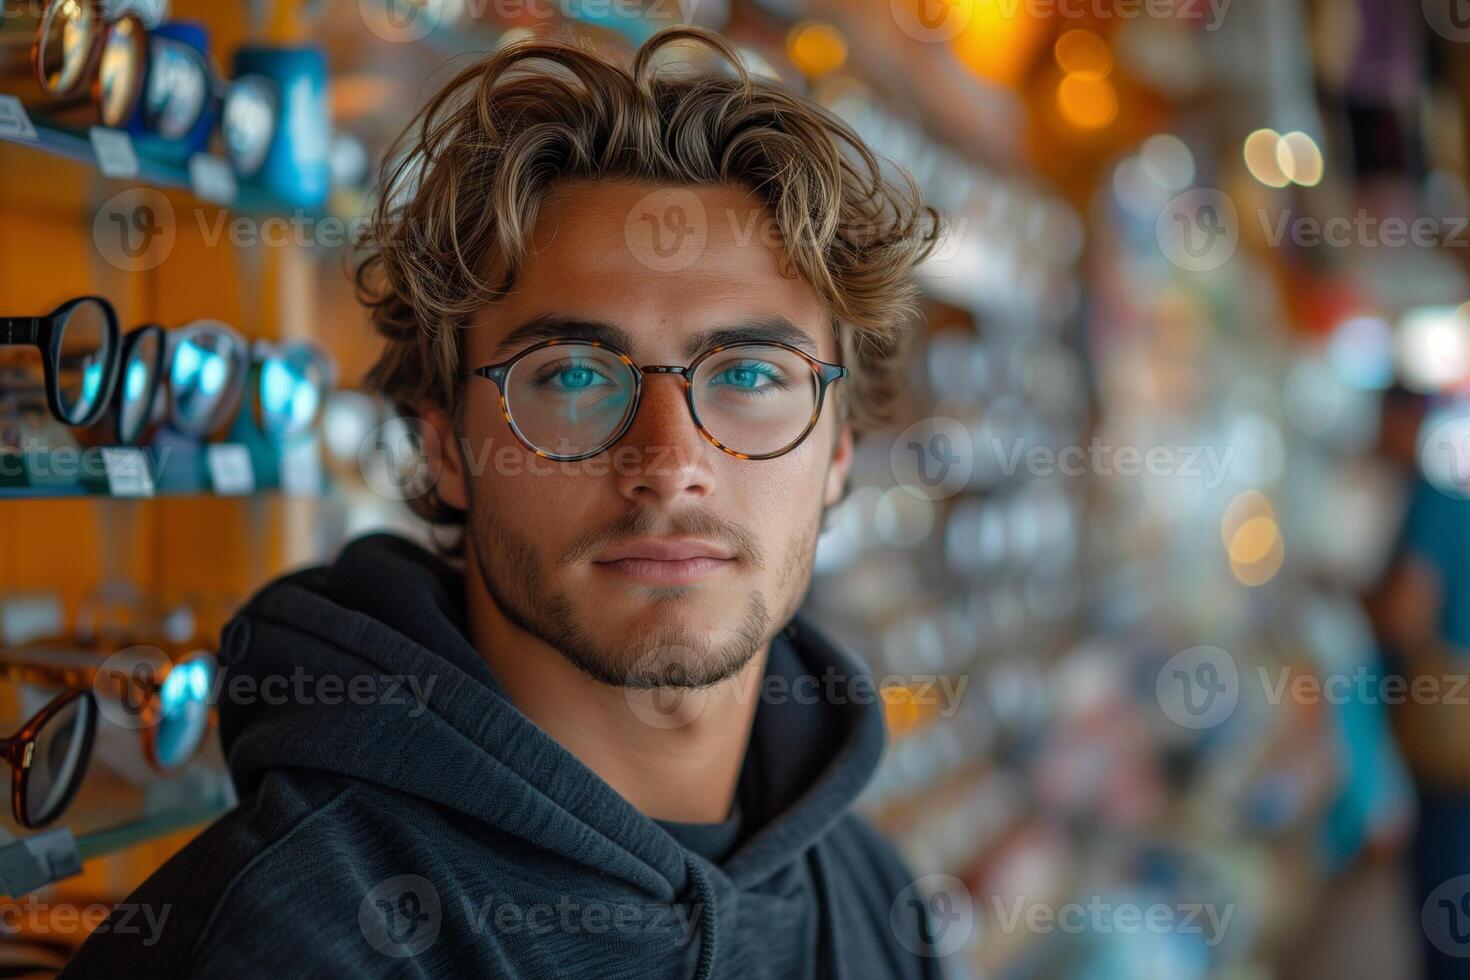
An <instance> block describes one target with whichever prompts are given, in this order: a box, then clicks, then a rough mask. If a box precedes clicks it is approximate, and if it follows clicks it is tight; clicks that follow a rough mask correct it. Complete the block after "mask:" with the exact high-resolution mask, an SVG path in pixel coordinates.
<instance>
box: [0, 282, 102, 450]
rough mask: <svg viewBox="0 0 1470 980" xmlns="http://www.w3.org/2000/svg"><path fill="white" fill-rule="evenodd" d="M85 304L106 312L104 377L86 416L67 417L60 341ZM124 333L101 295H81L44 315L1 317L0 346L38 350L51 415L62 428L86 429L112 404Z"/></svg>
mask: <svg viewBox="0 0 1470 980" xmlns="http://www.w3.org/2000/svg"><path fill="white" fill-rule="evenodd" d="M83 303H97V304H99V305H100V306H101V308H102V312H103V320H104V323H103V333H104V335H105V338H106V342H105V346H104V349H103V350H102V351H101V352H100V353H103V354H105V364H104V367H103V378H102V383H101V390H100V391H98V393H97V398H96V401H94V402H93V403H92V405H91V407H90V408H89V409H88V410H87V411H86V412H85V413H83V414H81V415H78V416H77V417H76V418H74V419H71V418H67V416H66V412H65V410H64V409H63V408H62V405H61V375H60V373H59V371H60V366H61V340H62V337H63V336H65V330H63V329H60V328H62V327H64V326H65V325H66V320H67V318H68V317H70V316H71V315H72V314H73V313H74V312H75V311H76V309H77V307H79V306H81V305H82V304H83ZM121 344H122V337H121V333H120V331H119V329H118V326H117V311H116V310H114V309H113V308H112V304H111V303H109V302H108V301H107V300H106V299H105V298H104V297H102V296H78V297H76V298H75V299H69V300H67V301H66V302H65V303H62V304H61V305H60V306H58V307H57V308H56V309H54V310H52V311H51V312H50V313H47V314H46V315H45V316H11V317H0V347H9V346H15V347H36V348H39V349H40V351H41V357H42V360H41V369H42V375H43V377H44V379H45V385H46V405H47V407H48V408H49V409H50V410H51V415H52V417H54V418H55V419H56V420H57V421H58V422H60V423H61V424H62V425H68V426H72V427H73V428H85V427H87V426H89V425H92V424H94V423H95V422H96V421H97V420H98V419H100V418H101V417H102V416H103V414H104V413H105V412H106V411H107V407H108V405H110V404H111V403H112V393H113V388H114V387H115V385H116V384H117V376H118V373H119V371H120V370H121V367H122V362H121V354H122V352H121V350H120V349H119V348H120V347H121Z"/></svg>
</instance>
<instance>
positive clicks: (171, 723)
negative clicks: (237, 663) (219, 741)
mask: <svg viewBox="0 0 1470 980" xmlns="http://www.w3.org/2000/svg"><path fill="white" fill-rule="evenodd" d="M213 680H214V661H213V660H211V659H210V658H209V657H196V658H195V659H193V660H188V661H185V662H184V663H181V664H178V665H177V666H175V667H174V668H173V669H172V670H170V671H169V672H168V676H167V677H165V678H164V679H163V684H162V685H161V687H160V689H159V692H158V701H159V720H158V731H157V732H156V733H155V736H154V747H153V751H154V756H155V758H156V759H157V761H158V765H159V766H160V767H162V768H164V769H174V768H177V767H178V766H181V765H183V764H184V763H185V762H188V761H189V759H190V758H191V757H193V755H194V752H195V750H197V749H198V748H199V742H200V740H201V739H202V738H203V737H204V732H205V729H207V728H208V727H209V689H210V686H211V683H212V682H213Z"/></svg>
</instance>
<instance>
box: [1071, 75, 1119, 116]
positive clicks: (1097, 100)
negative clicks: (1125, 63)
mask: <svg viewBox="0 0 1470 980" xmlns="http://www.w3.org/2000/svg"><path fill="white" fill-rule="evenodd" d="M1057 107H1058V108H1059V109H1061V110H1062V117H1063V118H1064V119H1066V120H1067V122H1069V123H1071V124H1072V125H1073V126H1076V127H1078V128H1080V129H1102V128H1103V127H1104V126H1106V125H1108V124H1109V123H1111V122H1112V121H1113V120H1114V119H1116V118H1118V92H1117V90H1116V89H1114V88H1113V83H1112V82H1110V81H1108V80H1107V79H1106V78H1098V77H1096V76H1093V75H1068V76H1067V77H1066V78H1064V79H1062V82H1061V84H1060V85H1058V86H1057Z"/></svg>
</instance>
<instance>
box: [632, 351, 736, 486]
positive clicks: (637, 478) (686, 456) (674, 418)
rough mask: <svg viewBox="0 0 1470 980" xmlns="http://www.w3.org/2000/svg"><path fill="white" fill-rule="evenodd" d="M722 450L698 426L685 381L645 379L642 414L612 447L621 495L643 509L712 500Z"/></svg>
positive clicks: (640, 402) (657, 377)
mask: <svg viewBox="0 0 1470 980" xmlns="http://www.w3.org/2000/svg"><path fill="white" fill-rule="evenodd" d="M717 452H719V450H718V449H716V448H715V447H714V446H713V445H711V444H710V442H709V440H707V439H705V437H704V435H703V434H702V433H701V432H700V431H699V429H698V428H696V427H695V425H694V419H693V417H692V416H691V415H690V414H689V404H688V402H687V401H685V394H684V380H683V379H682V378H680V377H679V376H678V375H673V374H647V375H644V378H643V394H642V395H641V396H640V397H639V400H638V414H637V415H636V416H635V417H634V418H633V424H632V425H631V426H629V428H628V431H627V432H626V433H624V435H623V438H622V439H621V440H620V441H619V442H618V444H617V445H616V446H614V447H613V449H612V453H613V457H612V458H613V470H614V473H615V474H616V478H617V484H618V492H619V493H620V494H621V495H622V496H623V497H625V498H627V499H628V500H629V501H631V502H633V503H635V504H639V505H640V506H647V505H650V504H658V503H663V504H669V503H675V502H677V501H679V499H680V498H682V497H705V496H708V495H709V494H710V492H711V491H713V490H714V486H715V473H714V468H713V466H712V464H711V460H712V454H713V453H717Z"/></svg>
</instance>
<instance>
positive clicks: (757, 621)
mask: <svg viewBox="0 0 1470 980" xmlns="http://www.w3.org/2000/svg"><path fill="white" fill-rule="evenodd" d="M694 199H697V204H696V203H694ZM701 211H702V218H701V217H700V212H701ZM681 222H682V225H681ZM691 222H696V223H697V226H698V227H699V228H702V229H703V234H704V239H703V243H702V246H698V247H696V246H694V245H691V244H690V242H691V241H698V238H697V233H696V235H695V236H688V235H687V232H688V229H689V228H690V227H691ZM653 227H659V228H660V230H661V233H662V235H663V238H662V240H661V241H654V240H651V238H650V232H649V229H651V228H653ZM681 227H682V228H683V229H684V231H685V232H686V237H685V238H684V239H683V240H682V242H681V240H680V239H677V238H675V237H674V233H675V232H676V231H678V230H679V229H680V228H681ZM773 227H774V223H773V222H772V221H771V220H770V218H769V213H768V212H767V211H766V210H765V209H764V208H763V207H762V206H761V202H760V201H759V200H758V199H757V198H755V197H753V196H751V195H748V194H747V193H746V192H744V191H741V190H737V189H733V188H728V187H710V186H692V187H680V188H659V187H657V186H654V185H645V184H632V183H620V182H606V181H599V182H586V181H575V182H572V181H567V182H562V183H561V184H559V185H557V186H556V188H554V189H553V191H552V192H551V193H550V194H548V195H547V197H546V198H545V200H544V202H543V205H542V207H541V210H540V212H539V215H538V218H537V223H536V227H535V228H534V230H533V233H532V236H531V241H532V248H531V254H530V255H529V256H528V257H527V259H526V261H525V262H524V263H523V264H522V266H521V269H520V270H519V272H518V276H517V280H516V284H515V287H514V289H513V290H512V291H511V292H510V294H509V295H508V296H507V297H506V298H505V299H503V300H500V301H498V302H496V303H495V304H493V305H491V306H489V307H487V308H486V309H484V310H482V311H481V312H480V313H479V314H478V315H477V316H476V317H475V318H474V321H473V322H472V323H471V324H470V327H469V329H468V330H467V333H466V336H465V337H464V338H462V339H463V350H464V362H463V363H464V368H465V370H466V371H472V370H474V369H475V368H478V367H481V366H483V365H486V364H491V363H498V362H500V361H504V360H507V359H508V358H510V357H511V356H513V355H514V354H516V353H518V352H519V351H521V350H524V349H525V348H527V347H529V346H531V345H532V344H533V343H535V342H536V341H537V340H538V339H541V338H540V337H539V336H535V337H531V338H528V337H527V336H526V335H525V334H524V332H521V333H519V334H517V336H515V337H512V336H511V334H512V333H513V332H514V331H517V329H518V328H521V327H523V326H524V325H526V324H527V323H528V322H530V321H532V320H533V319H535V320H538V321H543V322H544V320H545V319H546V318H559V319H560V318H564V319H566V320H574V321H578V322H580V323H582V324H584V325H585V324H605V325H607V326H608V327H610V328H612V330H614V331H620V332H621V334H620V335H619V334H616V333H611V332H610V333H609V335H608V336H606V337H604V339H605V340H607V341H608V342H611V343H613V344H614V346H617V347H620V348H621V349H622V350H623V353H625V354H627V355H628V356H629V357H631V358H632V360H633V361H634V363H636V364H638V365H649V364H665V365H667V364H675V365H686V364H688V363H689V362H690V361H691V360H692V359H693V358H692V357H691V356H690V354H689V346H690V345H691V343H695V341H696V335H697V334H701V333H704V332H707V331H716V330H726V329H730V328H741V329H746V330H751V331H769V330H772V329H775V328H779V327H780V326H781V324H782V321H784V323H785V324H786V325H788V328H790V327H794V328H795V330H796V331H798V332H799V336H800V337H801V338H802V339H804V340H805V341H806V342H807V343H806V349H807V351H808V352H810V353H813V354H815V356H816V357H818V358H819V359H821V360H824V361H828V362H834V363H835V362H837V361H838V360H839V357H838V350H837V344H836V341H835V338H834V337H833V336H832V331H831V328H830V318H829V313H828V311H827V309H826V308H825V306H824V304H823V303H822V302H821V300H820V299H819V297H818V296H817V294H816V293H815V292H814V291H813V290H812V289H811V288H810V287H809V286H807V285H806V284H805V283H804V282H802V281H801V280H800V279H798V278H795V277H792V278H785V277H783V276H782V275H781V274H780V271H779V262H780V258H781V254H780V251H779V244H778V242H777V241H775V236H774V235H773V234H772V233H771V231H770V229H772V228H773ZM640 232H641V233H640ZM654 246H671V247H673V251H672V252H670V251H669V250H668V249H665V248H662V247H660V248H657V249H656V248H655V247H654ZM582 329H587V328H586V327H585V326H584V327H583V328H582ZM773 336H774V335H773ZM752 339H761V335H759V334H757V336H755V337H753V338H752ZM708 346H709V345H708V344H705V345H703V347H708ZM585 378H586V376H585V375H571V376H558V377H557V378H556V379H555V381H556V383H558V384H563V385H564V384H567V383H570V384H572V385H578V384H584V383H585ZM568 379H569V380H568ZM737 380H739V379H737ZM843 383H844V382H842V381H839V382H837V384H838V385H841V384H843ZM834 390H835V389H834ZM832 394H833V390H829V392H828V396H829V397H828V398H827V400H826V403H825V404H824V406H823V409H822V414H821V417H820V418H819V419H818V422H817V426H816V428H815V429H813V430H812V432H811V434H810V435H809V436H808V437H807V438H806V440H805V441H804V442H802V443H801V444H800V445H799V446H797V448H796V449H794V450H792V451H791V452H789V453H787V454H786V455H784V456H780V457H777V458H775V459H768V460H745V459H739V458H736V457H734V456H731V455H728V454H726V453H724V452H722V451H721V450H720V449H718V448H717V447H715V446H714V445H712V444H711V443H710V442H709V441H708V440H707V439H706V438H705V437H704V436H703V435H702V434H701V433H700V432H699V430H698V429H697V428H696V426H695V424H694V421H693V419H692V418H691V417H690V413H689V409H688V406H687V403H686V401H685V389H684V382H683V381H682V379H681V378H679V377H678V376H677V375H671V374H648V375H644V378H643V391H642V396H641V399H640V401H639V404H638V408H637V414H636V416H635V417H634V419H633V421H632V424H631V427H630V428H629V429H628V430H627V432H626V433H625V434H624V435H623V437H622V438H621V439H620V440H619V441H618V442H617V443H616V444H615V445H614V446H613V447H611V448H610V449H608V450H605V451H604V452H602V453H600V454H599V455H597V456H595V457H592V458H590V459H587V460H583V461H580V462H555V461H551V460H547V459H544V458H538V457H536V456H535V455H534V454H533V453H531V452H530V451H529V450H527V449H526V448H524V447H523V446H522V445H521V444H520V443H519V442H518V441H517V440H516V438H515V436H514V435H513V434H512V432H511V430H510V427H509V425H508V424H507V423H506V420H505V418H504V417H503V415H502V413H501V409H500V403H499V393H498V390H497V387H496V385H495V383H494V382H492V381H489V380H486V379H482V378H474V377H471V378H469V379H467V380H466V381H465V383H464V387H463V395H462V398H463V399H464V402H463V411H462V413H461V414H460V419H459V422H460V426H459V432H458V435H457V437H456V436H455V435H454V434H452V433H451V430H450V428H449V422H448V419H447V418H446V417H445V416H444V414H443V413H442V412H436V411H432V410H431V411H426V412H425V415H426V417H427V418H428V419H429V420H430V421H431V422H432V423H433V424H434V427H435V429H436V430H437V432H438V434H439V436H440V439H439V442H440V444H441V446H442V447H443V453H444V456H443V459H442V464H443V465H442V470H441V477H440V482H439V487H438V489H439V494H440V496H441V497H442V498H443V499H444V500H445V501H446V502H447V503H449V504H451V505H454V506H458V507H462V508H464V509H465V510H466V511H467V512H468V515H469V518H468V526H467V558H468V565H469V570H470V573H471V574H473V573H474V571H475V569H476V568H478V571H479V574H480V576H481V579H482V581H483V583H484V585H485V590H486V592H488V593H489V595H490V597H491V598H492V599H493V600H494V603H495V605H496V607H497V608H498V610H499V611H500V613H501V614H503V615H504V616H505V617H506V618H507V619H509V620H510V621H511V622H512V623H514V624H515V625H517V626H519V627H521V628H522V629H524V630H526V631H528V632H530V633H531V634H533V635H535V636H537V637H539V638H540V639H542V640H544V641H545V642H547V643H548V644H550V645H551V646H553V647H555V648H556V649H558V650H560V651H561V652H562V653H563V654H564V655H565V656H566V657H567V658H568V659H570V660H571V661H572V662H573V663H575V664H576V665H577V666H578V667H580V668H582V669H583V670H584V671H586V672H587V673H589V674H591V675H592V676H593V677H596V678H597V679H599V680H601V681H604V682H606V683H609V684H618V685H626V686H633V687H648V686H661V685H668V686H703V685H707V684H712V683H715V682H717V681H720V680H723V679H725V678H727V677H729V676H731V675H733V674H734V673H735V672H737V671H738V670H739V669H740V668H741V667H742V666H743V665H744V664H746V663H747V662H748V661H749V660H750V658H751V657H752V656H753V655H754V654H755V653H756V652H757V651H758V650H759V648H760V647H761V646H762V645H763V644H764V643H765V642H766V641H767V640H769V639H770V637H771V635H772V634H773V633H774V632H775V630H777V629H778V628H780V627H781V626H782V625H784V624H785V623H786V621H787V620H788V619H789V618H790V616H791V614H792V613H794V612H795V610H796V608H797V607H798V605H799V604H800V601H801V598H802V596H803V595H804V594H805V592H806V589H807V586H808V584H809V582H810V578H811V567H812V556H813V552H814V549H815V546H816V538H817V534H818V531H819V527H820V521H821V514H822V510H823V508H824V506H826V505H830V504H833V503H835V502H836V501H837V500H838V499H839V497H840V495H841V492H842V485H843V481H844V479H845V477H846V474H847V470H848V466H849V465H850V462H851V452H852V437H851V434H850V432H849V431H848V429H847V427H846V426H840V425H839V424H838V423H837V422H836V413H835V409H834V402H833V399H832V397H831V396H832ZM512 410H514V405H513V406H512ZM522 428H523V429H524V428H525V427H524V426H523V427H522ZM717 435H718V433H717ZM552 448H553V451H554V447H552ZM735 448H740V447H735ZM747 451H749V450H747ZM679 539H682V540H679ZM694 539H698V541H699V542H702V543H695V544H693V545H692V546H691V542H692V541H693V540H694ZM650 544H651V545H652V546H653V547H654V549H655V550H653V551H649V550H648V549H647V548H643V547H640V546H644V545H650ZM659 545H665V546H669V545H673V546H674V550H672V551H665V552H662V553H660V552H659V551H657V550H656V549H657V547H658V546H659ZM629 549H632V550H634V551H635V552H642V553H643V554H644V555H646V556H656V555H660V554H662V555H663V557H662V558H659V557H643V558H623V559H622V560H615V559H617V555H618V554H619V553H626V552H627V551H628V550H629ZM689 553H695V554H702V555H706V556H711V557H705V558H703V559H697V558H696V559H692V560H673V558H675V557H677V556H678V555H682V554H689Z"/></svg>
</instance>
